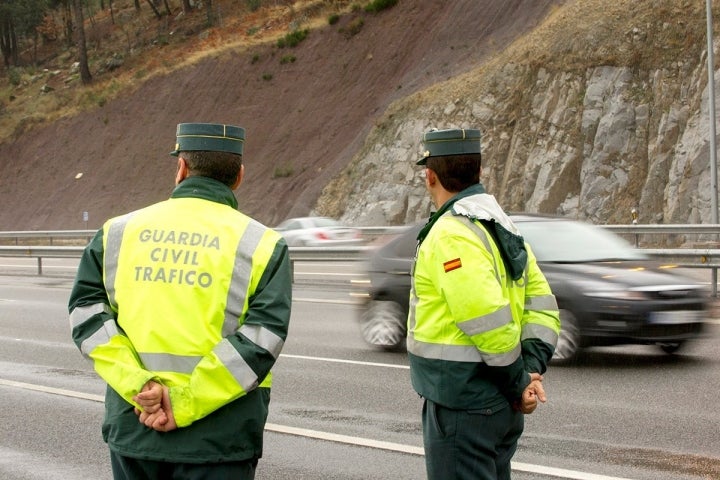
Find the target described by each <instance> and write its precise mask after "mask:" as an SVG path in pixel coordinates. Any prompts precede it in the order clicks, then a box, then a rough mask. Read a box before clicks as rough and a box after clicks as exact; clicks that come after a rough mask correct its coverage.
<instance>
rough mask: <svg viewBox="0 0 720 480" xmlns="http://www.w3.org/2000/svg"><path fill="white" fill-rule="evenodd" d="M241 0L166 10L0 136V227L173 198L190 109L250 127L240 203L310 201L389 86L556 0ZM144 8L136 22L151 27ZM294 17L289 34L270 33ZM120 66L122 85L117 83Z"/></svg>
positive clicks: (492, 48) (533, 18)
mask: <svg viewBox="0 0 720 480" xmlns="http://www.w3.org/2000/svg"><path fill="white" fill-rule="evenodd" d="M121 3H125V4H127V5H132V2H129V1H126V2H117V3H116V4H117V5H120V4H121ZM245 3H246V2H239V1H237V0H214V1H213V5H217V6H218V8H220V7H222V8H221V9H222V12H223V15H224V17H223V22H222V25H220V26H217V27H214V28H212V29H210V30H207V29H200V30H196V29H192V28H188V27H186V24H187V22H188V20H187V19H183V18H182V17H179V18H172V19H168V20H167V21H168V22H169V23H168V24H167V25H165V24H164V23H163V25H164V27H163V29H162V31H161V33H162V35H163V36H162V37H161V38H162V40H163V41H162V42H152V43H151V45H150V47H147V46H146V44H143V45H140V46H139V47H138V49H139V48H140V47H142V48H145V49H146V50H144V53H143V55H146V56H149V57H150V59H151V61H150V62H146V63H145V64H144V65H145V66H144V67H143V69H137V70H135V71H132V70H130V69H131V68H134V67H133V66H134V65H137V64H139V63H141V60H140V59H139V58H138V57H137V54H136V53H134V52H135V50H134V49H131V50H130V51H128V52H126V57H125V58H126V62H125V64H124V65H123V67H122V68H119V69H117V70H114V71H113V73H112V80H110V81H106V82H105V83H104V84H103V85H105V88H104V89H99V88H98V87H97V86H94V87H92V88H91V89H88V90H89V92H91V93H92V96H91V98H94V99H96V100H97V102H96V105H95V106H94V108H92V109H91V110H90V111H86V112H84V113H82V114H77V115H73V116H68V117H63V118H61V119H59V120H57V121H54V122H52V123H49V124H48V123H47V121H46V118H47V117H50V114H47V115H45V116H44V117H43V118H37V117H38V114H37V113H35V112H28V113H27V118H26V119H24V120H22V121H20V122H18V124H17V125H16V126H14V127H12V130H11V131H13V132H15V133H14V134H13V135H11V136H10V137H9V139H7V140H4V141H2V143H0V158H2V159H3V161H2V162H1V163H0V185H1V187H2V188H0V205H2V206H3V208H2V209H0V229H3V230H24V229H58V228H61V229H76V228H96V227H99V226H100V225H101V223H102V221H103V220H104V219H105V218H106V217H108V216H111V215H117V214H120V213H124V212H126V211H128V210H132V209H135V208H139V207H141V206H144V205H146V204H147V203H150V202H154V201H159V200H162V199H165V198H167V196H168V195H169V193H170V191H171V189H172V187H173V179H174V171H175V159H174V157H170V156H169V155H168V152H170V151H171V150H172V149H173V148H174V143H175V127H176V125H177V124H178V123H181V122H193V121H205V122H222V123H232V124H239V125H241V126H243V127H245V129H246V133H247V141H246V148H245V159H244V161H245V165H246V176H245V181H244V182H243V185H241V186H240V188H239V190H238V197H239V198H238V200H239V203H240V208H241V209H242V210H243V211H245V212H247V213H249V214H251V215H253V216H255V217H256V218H258V219H259V220H261V221H263V222H265V223H267V224H270V225H274V224H276V223H278V222H279V221H281V220H283V219H284V218H286V217H289V216H297V215H306V214H308V213H309V212H310V211H311V209H312V208H313V207H314V206H315V204H316V201H317V198H318V196H319V195H320V192H321V190H322V189H323V188H324V187H325V186H326V185H327V184H328V182H330V180H331V179H332V178H334V177H335V176H336V175H338V174H339V173H340V172H341V170H342V169H343V168H344V167H345V166H346V165H347V164H348V163H349V162H350V160H351V159H352V158H353V156H354V154H355V153H356V152H357V151H358V149H359V148H360V146H362V144H363V142H364V141H365V139H366V137H367V134H368V133H369V131H370V129H371V127H372V126H373V125H375V124H376V122H377V121H378V119H379V118H380V117H381V116H382V115H383V114H384V112H385V111H386V109H387V107H388V106H389V105H390V103H391V102H393V101H395V100H397V99H399V98H402V97H404V96H407V95H411V94H412V93H414V92H418V91H421V90H422V89H424V88H427V87H429V86H431V85H433V84H435V83H437V82H438V81H443V80H447V79H449V78H453V77H455V76H457V75H459V74H462V73H464V72H467V71H469V70H471V69H472V68H474V67H475V66H477V65H480V64H482V63H483V62H484V61H485V60H487V59H488V58H489V57H490V56H491V55H492V54H494V53H495V52H497V51H499V50H502V49H504V48H505V47H507V46H508V45H509V44H510V43H511V42H512V41H514V40H515V39H517V38H518V37H519V36H522V35H524V34H525V33H527V32H528V31H530V30H531V29H532V28H533V27H534V26H536V25H537V22H538V21H539V19H542V18H543V17H545V16H546V15H547V13H548V12H549V11H550V10H551V9H552V7H553V6H554V5H557V4H559V3H560V1H559V0H512V1H509V2H497V1H495V0H482V1H480V0H453V1H451V2H446V1H443V0H422V1H420V0H400V1H399V2H398V3H397V4H396V5H395V6H393V7H392V8H389V9H384V10H382V11H379V12H376V13H372V12H367V11H366V10H365V9H364V8H361V7H360V5H364V4H366V3H367V2H364V3H360V4H358V3H356V2H351V1H347V0H345V1H343V0H333V1H327V0H325V1H319V0H303V1H296V2H294V3H291V2H279V1H273V2H262V4H263V5H267V6H265V7H263V8H261V10H260V11H258V12H256V13H253V14H247V13H244V12H241V13H239V14H238V17H237V18H233V16H232V15H233V14H232V12H233V11H234V10H233V9H236V8H238V6H243V5H245ZM130 14H132V8H130ZM193 15H199V16H200V18H203V17H202V16H203V15H204V13H203V12H197V13H194V14H193ZM332 15H337V17H338V21H337V22H333V23H331V22H329V20H328V18H330V17H331V16H332ZM146 23H147V26H145V25H138V27H137V28H139V29H142V30H139V31H141V32H145V31H146V30H147V29H150V31H151V32H152V31H155V29H159V28H160V25H159V24H157V23H155V21H154V20H151V21H148V22H146ZM304 30H308V32H309V33H308V35H307V37H306V38H305V39H304V40H302V42H300V43H299V44H298V45H297V46H294V47H290V46H284V47H281V46H280V45H279V43H280V42H279V40H280V39H283V38H284V35H287V34H289V33H293V32H300V31H304ZM180 37H181V38H182V39H185V41H184V42H183V43H181V44H179V45H180V48H177V47H176V46H175V44H174V43H173V42H177V41H178V40H179V38H180ZM171 39H175V40H171ZM103 44H104V45H107V44H108V42H107V41H105V42H104V43H103ZM207 52H212V53H207ZM69 67H70V65H69V64H67V65H63V64H58V65H54V66H52V67H51V68H50V70H55V69H57V70H58V71H61V72H62V71H65V70H67V68H69ZM151 68H153V70H150V69H151ZM128 75H129V76H130V78H131V79H132V80H133V85H132V88H131V89H129V90H128V89H126V90H122V91H121V92H119V93H115V95H111V94H110V93H112V92H113V91H116V90H118V88H120V87H119V86H118V85H117V83H119V82H115V81H114V80H115V78H116V77H117V78H121V77H122V78H124V77H123V76H128ZM97 81H98V82H101V80H97ZM33 85H34V88H32V87H33ZM71 85H72V84H71ZM41 86H42V83H41V82H38V83H36V84H30V87H29V88H32V89H31V90H29V91H28V92H27V93H26V95H45V97H43V98H46V99H56V100H57V101H58V102H60V101H62V99H63V98H64V97H65V96H66V95H68V93H67V91H68V90H66V88H65V87H64V86H63V84H62V83H61V82H60V83H58V84H57V85H56V87H57V88H56V89H55V90H53V91H51V92H49V93H45V94H43V93H41ZM75 88H76V87H75ZM15 96H16V97H18V98H19V94H16V95H15ZM18 101H19V100H15V101H14V102H13V103H12V104H10V105H9V106H8V107H7V108H8V109H10V108H11V107H12V106H13V105H15V104H16V103H17V102H18ZM0 124H1V122H0ZM0 133H3V132H0ZM5 133H7V132H5ZM6 137H7V135H0V138H6ZM80 174H82V175H80ZM83 212H87V214H88V221H87V222H84V221H83Z"/></svg>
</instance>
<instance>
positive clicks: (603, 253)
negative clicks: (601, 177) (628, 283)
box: [516, 220, 646, 263]
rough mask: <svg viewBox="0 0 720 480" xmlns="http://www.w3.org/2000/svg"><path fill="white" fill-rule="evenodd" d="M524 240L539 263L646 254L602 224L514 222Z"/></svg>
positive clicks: (632, 257)
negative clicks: (604, 227) (600, 225)
mask: <svg viewBox="0 0 720 480" xmlns="http://www.w3.org/2000/svg"><path fill="white" fill-rule="evenodd" d="M516 225H517V227H518V228H519V229H520V232H521V233H522V235H523V237H524V238H525V240H526V241H527V242H528V243H529V244H530V246H531V247H532V250H533V252H535V256H536V257H537V259H538V261H541V262H567V263H575V262H594V261H602V260H639V259H643V258H646V256H645V255H644V254H643V253H642V252H639V251H638V250H637V249H635V248H633V246H632V245H631V244H630V243H628V242H627V241H625V239H623V238H622V237H620V236H618V235H616V234H614V233H612V232H611V231H609V230H605V229H603V228H602V227H598V226H595V225H591V224H589V223H585V222H575V221H553V220H541V221H518V222H516Z"/></svg>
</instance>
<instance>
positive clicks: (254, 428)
mask: <svg viewBox="0 0 720 480" xmlns="http://www.w3.org/2000/svg"><path fill="white" fill-rule="evenodd" d="M244 142H245V131H244V129H242V128H240V127H236V126H232V125H222V124H207V123H182V124H180V125H178V127H177V143H176V146H175V150H174V151H173V152H171V155H174V156H177V157H178V160H177V173H176V178H175V183H176V187H175V189H174V191H173V192H172V195H171V197H170V199H168V200H165V201H163V202H159V203H157V204H154V205H150V206H148V207H146V208H143V209H140V210H137V211H134V212H131V213H128V214H126V215H123V216H119V217H117V218H112V219H110V220H108V221H107V222H106V223H105V224H104V225H103V227H102V228H101V229H100V230H99V231H98V232H97V234H96V235H95V237H94V238H93V239H92V241H91V242H90V244H89V245H88V246H87V248H86V249H85V252H84V254H83V256H82V259H81V261H80V266H79V268H78V272H77V277H76V279H75V284H74V286H73V289H72V293H71V295H70V299H69V311H70V323H71V328H72V337H73V340H74V342H75V344H76V345H77V346H78V348H79V349H80V351H81V352H82V354H83V355H84V356H85V357H87V358H88V359H89V360H90V361H92V362H93V364H94V367H95V370H96V371H97V372H98V374H99V375H100V376H101V377H102V378H103V379H104V380H105V381H106V382H107V385H108V388H107V392H106V395H105V419H104V422H103V426H102V433H103V439H104V440H105V441H106V442H107V444H108V446H109V449H110V456H111V464H112V469H113V475H114V478H115V479H133V480H138V479H148V480H149V479H153V480H154V479H162V478H173V479H195V478H203V479H227V478H236V479H252V478H254V475H255V468H256V465H257V462H258V459H259V458H260V457H261V455H262V448H263V443H262V441H263V430H264V425H265V421H266V419H267V415H268V404H269V401H270V386H271V383H272V374H271V373H270V369H271V367H272V366H273V364H274V363H275V361H276V360H277V358H278V356H279V354H280V351H281V349H282V347H283V344H284V342H285V339H286V336H287V332H288V325H289V320H290V306H291V283H292V282H291V280H292V279H291V270H290V261H289V257H288V248H287V245H286V243H285V241H284V240H283V238H282V237H281V236H280V235H279V234H278V233H277V232H275V231H273V230H271V229H269V228H267V227H265V226H263V225H261V224H260V223H258V222H257V221H255V220H253V219H252V218H250V217H248V216H247V215H244V214H243V213H241V212H239V211H238V210H237V207H238V202H237V199H236V197H235V195H234V194H233V190H234V189H235V188H237V186H238V185H239V184H240V182H241V181H242V178H243V173H244V167H243V165H242V153H243V145H244Z"/></svg>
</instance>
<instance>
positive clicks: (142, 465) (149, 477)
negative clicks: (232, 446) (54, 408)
mask: <svg viewBox="0 0 720 480" xmlns="http://www.w3.org/2000/svg"><path fill="white" fill-rule="evenodd" d="M110 463H111V464H112V471H113V478H114V479H115V480H253V479H254V478H255V468H256V467H257V464H258V460H257V459H256V458H254V459H251V460H246V461H243V462H223V463H170V462H157V461H154V460H140V459H137V458H130V457H124V456H122V455H118V454H117V453H114V452H112V451H111V452H110Z"/></svg>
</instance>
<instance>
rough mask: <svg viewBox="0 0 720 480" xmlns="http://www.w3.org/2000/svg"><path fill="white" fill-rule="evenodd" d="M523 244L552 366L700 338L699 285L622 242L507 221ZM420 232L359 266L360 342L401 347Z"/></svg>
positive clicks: (569, 227)
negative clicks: (539, 277)
mask: <svg viewBox="0 0 720 480" xmlns="http://www.w3.org/2000/svg"><path fill="white" fill-rule="evenodd" d="M511 217H512V219H513V221H514V222H515V223H516V225H517V226H518V228H519V229H520V231H521V233H522V235H523V237H524V238H525V240H526V241H527V242H528V243H529V244H530V245H531V247H532V249H533V252H535V256H536V257H537V259H538V263H539V265H540V268H541V269H542V271H543V273H544V274H545V276H546V277H547V279H548V282H549V283H550V286H551V288H552V290H553V293H554V294H555V296H556V298H557V302H558V307H559V308H560V320H561V329H562V330H561V333H560V338H559V340H558V345H557V349H556V352H555V356H554V357H553V358H554V361H569V360H571V359H572V358H574V357H575V355H576V354H577V352H578V351H579V350H580V349H581V348H584V347H590V346H602V345H605V346H607V345H621V344H654V345H658V346H659V347H660V348H661V349H662V350H663V351H665V352H667V353H674V352H676V351H677V350H678V349H679V348H680V347H681V346H682V345H683V344H684V343H685V342H687V341H688V340H691V339H694V338H697V337H699V336H700V335H701V334H702V331H703V327H704V323H705V319H706V316H707V313H708V308H709V301H710V295H709V290H708V287H707V286H706V285H703V284H701V283H700V282H698V281H696V280H693V279H691V278H687V277H686V276H683V275H681V274H680V273H678V272H677V271H672V265H663V264H661V263H660V262H658V261H654V260H651V259H650V258H649V257H647V256H646V255H645V254H643V253H642V250H638V249H636V248H634V247H633V246H632V245H630V244H629V243H628V242H626V241H625V240H624V239H623V238H622V237H620V236H618V235H616V234H614V233H612V232H610V231H609V230H607V229H603V228H602V227H598V226H594V225H591V224H589V223H585V222H580V221H575V220H569V219H563V218H558V217H547V216H541V215H526V214H518V215H512V216H511ZM420 228H421V225H416V226H413V227H409V228H408V229H407V230H406V231H405V232H404V233H401V234H399V235H398V236H397V237H395V238H394V239H393V240H391V241H389V242H387V243H386V244H385V245H383V246H382V247H379V248H378V249H377V250H375V251H374V253H373V254H372V255H371V257H370V258H369V259H368V261H367V274H368V280H367V281H366V282H365V283H359V284H358V285H359V287H361V288H364V289H365V290H364V292H363V293H361V294H360V295H358V296H360V297H362V298H364V299H365V301H364V305H363V308H362V309H361V312H362V313H361V315H360V318H359V320H360V329H361V332H362V335H363V338H364V339H365V341H366V342H367V343H369V344H371V345H375V346H378V347H382V348H386V349H402V348H404V344H405V336H406V321H407V314H408V299H409V292H410V270H411V267H412V263H413V261H414V256H415V248H416V243H417V240H416V237H417V233H418V231H419V230H420Z"/></svg>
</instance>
